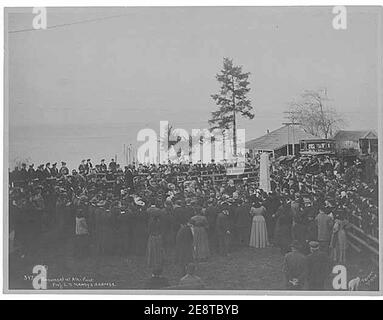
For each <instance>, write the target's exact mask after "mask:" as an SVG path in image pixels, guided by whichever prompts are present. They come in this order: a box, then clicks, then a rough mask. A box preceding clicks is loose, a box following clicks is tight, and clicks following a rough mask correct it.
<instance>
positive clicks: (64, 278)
mask: <svg viewBox="0 0 383 320" xmlns="http://www.w3.org/2000/svg"><path fill="white" fill-rule="evenodd" d="M45 243H46V244H45V245H40V246H39V248H40V249H39V250H37V251H36V253H35V254H34V255H33V256H30V255H29V256H28V255H27V256H26V257H25V258H23V259H21V258H20V257H18V256H12V257H11V258H10V270H11V272H10V288H11V289H12V288H13V289H32V285H31V282H32V281H31V277H32V269H33V266H34V265H37V264H42V265H46V266H48V279H49V281H48V288H49V289H144V288H145V282H146V280H147V279H148V278H149V277H150V275H151V273H150V270H149V269H148V268H147V267H146V259H145V256H129V257H121V256H105V257H102V258H97V257H83V258H74V257H73V255H72V252H73V243H71V242H69V243H67V244H66V245H57V244H53V243H49V242H46V241H45ZM360 259H361V258H360V257H356V256H351V257H350V259H349V263H348V266H347V267H348V270H349V280H350V279H351V278H352V277H353V276H355V275H360V273H361V272H363V270H362V269H361V266H360V265H361V263H360ZM282 263H283V257H282V255H281V254H280V252H279V250H278V249H277V248H273V247H268V248H265V249H253V248H236V249H235V250H232V252H231V253H230V254H229V256H227V257H221V256H217V255H213V256H212V257H210V259H209V260H208V261H207V262H201V263H198V267H197V275H198V276H200V277H201V278H202V279H203V281H204V282H205V284H206V288H207V289H211V290H230V289H231V290H241V289H242V290H284V275H283V273H282ZM163 275H164V276H165V277H167V278H168V280H169V282H170V284H171V285H177V284H178V281H179V279H180V277H181V274H180V270H179V269H178V268H177V267H176V266H175V265H174V263H173V256H169V257H168V258H167V261H166V263H165V266H164V272H163ZM326 288H327V289H328V290H331V288H332V286H331V281H330V280H329V281H328V283H327V284H326Z"/></svg>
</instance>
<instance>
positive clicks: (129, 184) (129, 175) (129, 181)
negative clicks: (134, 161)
mask: <svg viewBox="0 0 383 320" xmlns="http://www.w3.org/2000/svg"><path fill="white" fill-rule="evenodd" d="M133 177H134V175H133V170H132V169H131V168H130V166H126V167H125V172H124V178H125V186H126V188H129V189H130V190H131V191H132V190H133V186H134V183H133Z"/></svg>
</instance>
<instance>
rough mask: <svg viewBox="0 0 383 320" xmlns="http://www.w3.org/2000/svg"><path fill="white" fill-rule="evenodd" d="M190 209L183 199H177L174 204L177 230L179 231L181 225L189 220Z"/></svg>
mask: <svg viewBox="0 0 383 320" xmlns="http://www.w3.org/2000/svg"><path fill="white" fill-rule="evenodd" d="M189 219H190V217H189V216H188V211H187V210H186V209H185V206H184V205H183V203H182V200H176V203H175V205H174V221H175V224H176V229H177V230H176V232H178V230H179V228H180V227H181V225H183V224H186V223H187V222H188V221H189Z"/></svg>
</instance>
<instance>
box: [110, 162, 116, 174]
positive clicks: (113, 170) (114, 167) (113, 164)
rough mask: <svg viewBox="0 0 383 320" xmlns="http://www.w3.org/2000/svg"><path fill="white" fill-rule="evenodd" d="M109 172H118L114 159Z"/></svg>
mask: <svg viewBox="0 0 383 320" xmlns="http://www.w3.org/2000/svg"><path fill="white" fill-rule="evenodd" d="M109 171H111V172H116V171H117V163H116V161H114V159H112V160H111V161H110V163H109Z"/></svg>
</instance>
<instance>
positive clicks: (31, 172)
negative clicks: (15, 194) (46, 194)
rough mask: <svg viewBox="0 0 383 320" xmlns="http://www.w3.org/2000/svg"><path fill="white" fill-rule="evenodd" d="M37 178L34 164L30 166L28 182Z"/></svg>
mask: <svg viewBox="0 0 383 320" xmlns="http://www.w3.org/2000/svg"><path fill="white" fill-rule="evenodd" d="M34 178H35V168H34V164H33V163H32V164H30V165H29V169H28V180H33V179H34Z"/></svg>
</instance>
